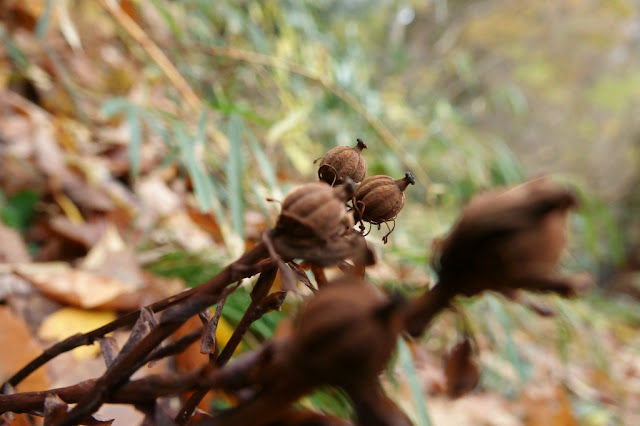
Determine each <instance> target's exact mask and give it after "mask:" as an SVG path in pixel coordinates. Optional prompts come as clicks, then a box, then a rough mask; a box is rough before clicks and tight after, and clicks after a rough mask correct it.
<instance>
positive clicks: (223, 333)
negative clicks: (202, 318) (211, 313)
mask: <svg viewBox="0 0 640 426" xmlns="http://www.w3.org/2000/svg"><path fill="white" fill-rule="evenodd" d="M233 330H234V328H233V327H231V326H230V325H229V323H228V322H227V321H225V319H224V318H220V320H219V321H218V328H217V329H216V339H217V340H218V343H219V344H220V345H221V346H225V345H226V344H227V342H229V339H231V335H232V334H233Z"/></svg>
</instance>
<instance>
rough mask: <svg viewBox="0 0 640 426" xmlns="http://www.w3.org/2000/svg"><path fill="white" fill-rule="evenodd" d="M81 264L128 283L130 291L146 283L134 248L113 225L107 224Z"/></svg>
mask: <svg viewBox="0 0 640 426" xmlns="http://www.w3.org/2000/svg"><path fill="white" fill-rule="evenodd" d="M80 266H81V268H82V269H84V270H87V271H91V272H93V273H96V274H99V275H101V276H105V277H109V278H113V279H116V280H119V281H120V282H123V283H125V284H127V285H128V287H129V291H134V290H137V289H139V288H141V287H142V286H143V284H144V279H143V277H142V270H141V268H140V265H139V264H138V260H137V257H136V254H135V252H134V250H133V249H132V248H131V247H130V246H128V245H127V244H126V243H125V242H124V241H123V240H122V238H121V237H120V234H119V232H118V230H117V229H116V228H115V226H113V225H108V226H107V229H106V231H105V232H104V233H103V234H102V236H101V237H100V240H98V242H97V243H96V245H95V246H93V247H92V248H91V250H89V253H87V256H86V257H85V258H84V259H83V261H82V263H81V264H80Z"/></svg>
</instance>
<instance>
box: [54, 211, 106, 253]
mask: <svg viewBox="0 0 640 426" xmlns="http://www.w3.org/2000/svg"><path fill="white" fill-rule="evenodd" d="M49 226H50V227H51V229H52V230H53V231H54V232H55V233H57V234H58V235H60V236H62V237H64V238H66V239H68V240H70V241H72V242H74V243H78V244H81V245H83V246H84V247H86V248H90V247H93V246H94V245H95V244H97V243H98V241H99V240H100V237H101V236H102V234H104V232H105V229H106V227H107V222H106V220H104V219H96V220H93V221H91V222H84V223H74V222H73V221H71V220H70V219H69V218H68V217H67V216H62V215H60V216H54V217H53V218H51V219H50V220H49Z"/></svg>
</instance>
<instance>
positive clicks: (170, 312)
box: [60, 244, 273, 426]
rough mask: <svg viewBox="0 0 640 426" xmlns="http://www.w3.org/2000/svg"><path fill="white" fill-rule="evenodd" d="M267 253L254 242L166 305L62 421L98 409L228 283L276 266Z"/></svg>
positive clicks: (73, 421)
mask: <svg viewBox="0 0 640 426" xmlns="http://www.w3.org/2000/svg"><path fill="white" fill-rule="evenodd" d="M267 257H268V252H267V249H266V247H265V245H264V244H259V245H257V246H255V247H254V248H253V249H251V250H250V251H248V252H246V253H245V254H244V255H243V256H242V257H240V258H239V259H238V260H236V261H235V262H233V263H232V264H230V265H229V266H227V267H226V268H225V269H223V270H222V271H221V272H220V273H219V274H218V275H216V276H215V277H214V278H212V279H211V280H209V282H207V283H205V284H202V285H201V286H199V287H197V292H195V293H194V294H193V295H192V297H189V298H188V299H186V300H184V301H183V302H182V303H181V304H180V305H177V306H173V307H171V308H169V309H167V310H166V311H165V312H164V314H163V315H162V318H161V321H160V323H159V324H158V326H157V327H155V328H154V329H153V330H151V332H150V333H149V334H148V335H146V336H145V337H144V338H143V339H142V340H140V342H139V343H138V344H137V345H136V346H134V347H132V348H131V350H129V351H128V352H127V353H126V354H124V355H123V356H122V357H120V358H119V359H118V360H116V361H115V362H114V363H113V364H111V365H110V366H109V368H108V369H107V371H106V373H105V374H104V375H103V376H102V377H100V378H99V379H98V381H97V382H96V384H95V386H94V388H93V389H92V390H91V392H89V393H88V394H87V395H86V397H85V398H84V399H83V400H82V401H80V402H79V403H78V405H76V407H74V408H73V409H72V410H71V411H70V412H69V413H68V414H67V416H66V418H65V419H64V420H63V421H62V422H61V423H60V425H61V426H63V425H74V424H77V423H78V422H79V421H80V419H83V418H84V417H86V416H88V415H90V414H92V413H93V412H95V411H96V410H97V409H98V408H99V407H100V405H101V404H102V403H103V402H104V400H105V398H106V397H107V396H108V395H109V394H110V393H111V392H112V391H113V390H114V389H115V388H116V387H117V386H118V385H120V384H121V383H122V382H123V381H125V380H127V379H128V378H129V377H130V376H131V374H133V373H134V372H135V371H136V370H137V369H138V368H140V367H141V366H142V365H144V363H145V360H146V358H147V355H148V354H149V353H151V352H152V351H153V350H154V349H155V348H156V347H157V346H158V345H160V343H161V342H162V341H163V340H164V339H165V338H167V337H168V336H169V335H171V334H172V333H173V332H174V331H175V330H177V329H178V328H179V327H180V326H181V325H182V324H183V323H184V322H185V321H186V320H187V319H189V318H190V317H192V316H194V315H196V314H197V313H198V312H200V311H202V310H203V309H205V308H207V307H208V306H211V305H213V304H215V303H217V302H218V300H219V299H220V297H221V295H222V294H223V289H224V288H225V287H226V286H228V285H229V284H232V283H234V282H236V281H239V280H240V279H242V278H245V277H250V276H252V275H255V274H256V273H259V272H261V271H262V270H265V269H268V268H271V267H273V266H272V263H271V262H266V263H265V262H262V261H263V260H264V259H265V258H267ZM194 296H197V297H194Z"/></svg>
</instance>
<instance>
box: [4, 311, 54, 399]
mask: <svg viewBox="0 0 640 426" xmlns="http://www.w3.org/2000/svg"><path fill="white" fill-rule="evenodd" d="M0 348H2V351H0V381H2V382H4V381H5V380H7V379H8V378H9V377H11V376H12V375H13V374H14V373H16V372H17V371H18V370H19V369H20V368H22V367H24V366H25V364H26V363H27V362H28V361H29V360H30V359H33V358H35V357H37V356H38V355H40V354H41V353H42V348H41V347H40V345H38V343H37V342H36V340H35V338H34V337H33V336H32V335H31V332H30V331H29V328H28V326H27V324H26V323H25V322H24V321H23V320H22V319H21V318H20V317H18V316H16V315H15V314H14V313H13V311H12V310H11V309H9V308H7V307H6V306H0ZM49 384H50V381H49V377H48V376H47V372H46V370H45V369H43V368H40V369H38V370H36V371H34V372H33V373H32V374H31V375H30V376H29V377H27V378H26V379H25V380H23V381H22V382H21V383H20V384H19V385H18V386H17V390H18V391H20V392H27V391H36V390H42V389H47V388H48V387H49Z"/></svg>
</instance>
